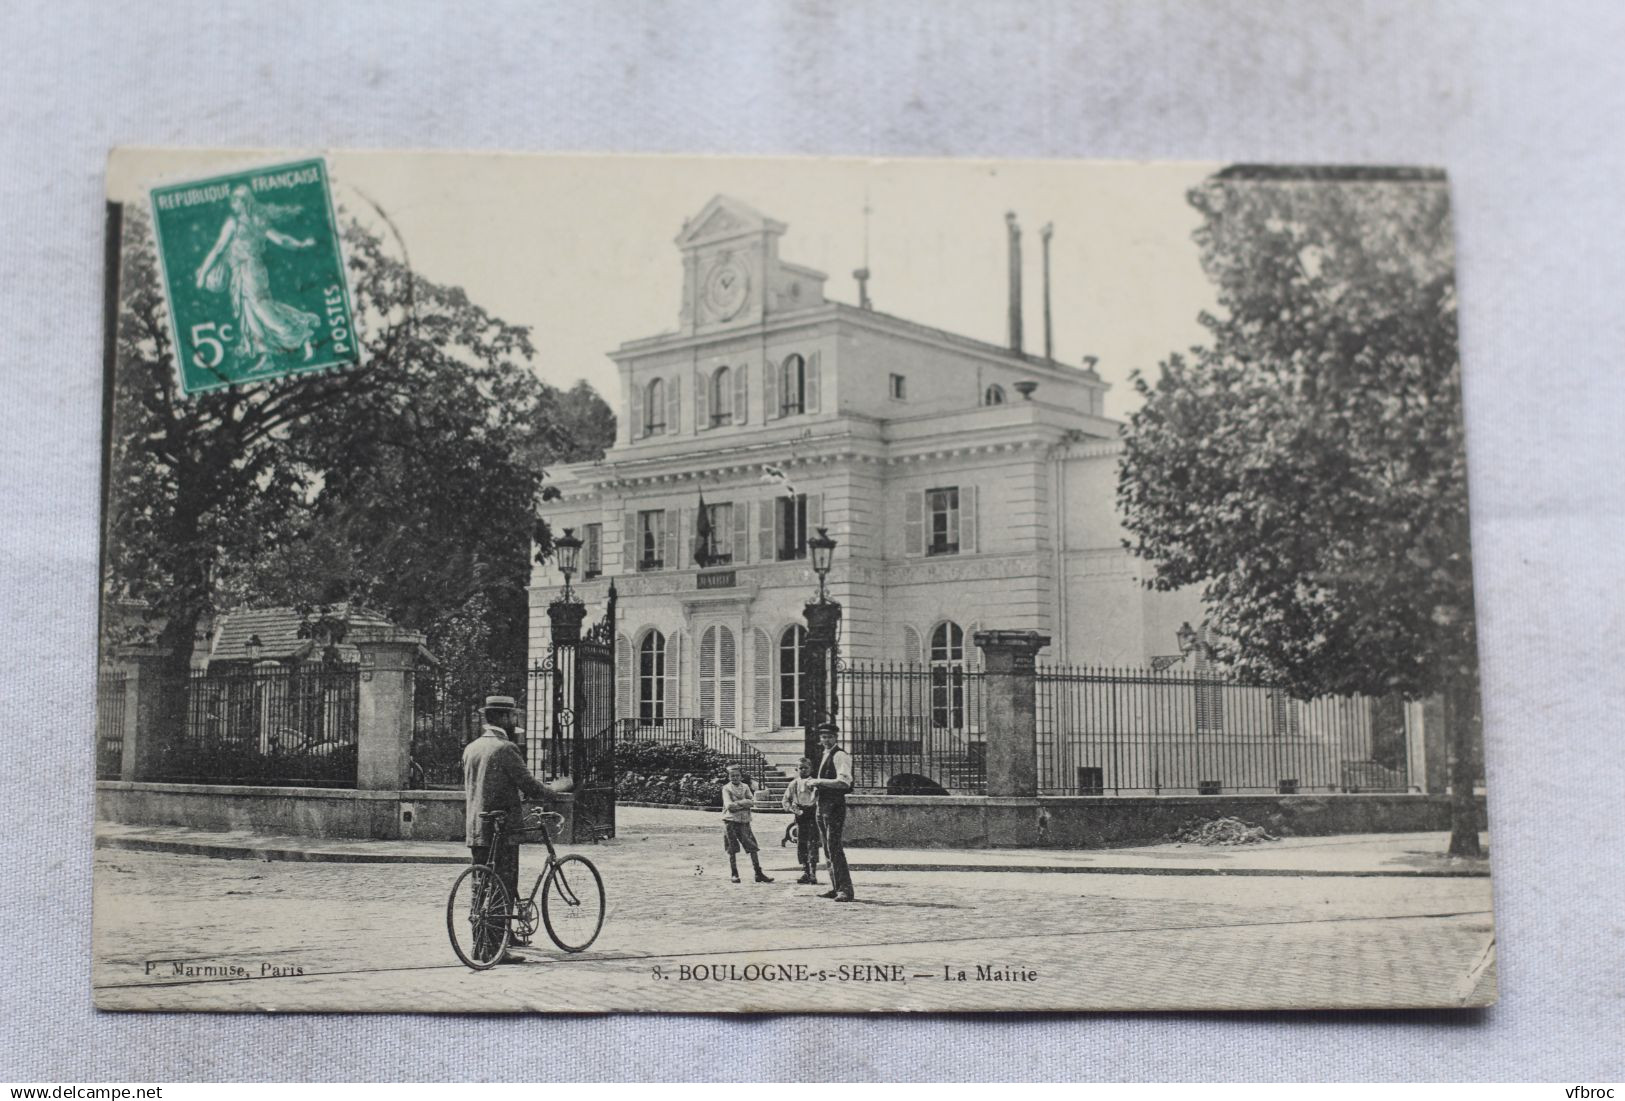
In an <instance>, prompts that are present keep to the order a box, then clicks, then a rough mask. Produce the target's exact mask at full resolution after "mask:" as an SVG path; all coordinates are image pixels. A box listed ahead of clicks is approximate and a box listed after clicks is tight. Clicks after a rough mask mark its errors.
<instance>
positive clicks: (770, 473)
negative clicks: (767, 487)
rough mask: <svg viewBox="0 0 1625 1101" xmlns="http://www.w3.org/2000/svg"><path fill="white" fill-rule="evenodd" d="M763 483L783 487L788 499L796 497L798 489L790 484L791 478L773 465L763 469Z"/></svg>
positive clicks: (769, 464)
mask: <svg viewBox="0 0 1625 1101" xmlns="http://www.w3.org/2000/svg"><path fill="white" fill-rule="evenodd" d="M762 481H764V482H767V483H769V484H771V485H776V486H781V487H783V489H784V495H785V496H786V497H794V496H795V495H796V487H795V486H793V485H791V484H790V476H789V475H788V474H786V473H785V472H784V471H783V470H781V469H780V468H778V467H776V466H774V465H773V464H772V463H767V464H766V465H764V466H763V467H762Z"/></svg>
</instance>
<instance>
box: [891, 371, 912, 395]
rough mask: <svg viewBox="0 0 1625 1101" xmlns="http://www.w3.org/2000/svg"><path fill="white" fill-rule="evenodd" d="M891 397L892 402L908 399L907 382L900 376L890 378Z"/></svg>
mask: <svg viewBox="0 0 1625 1101" xmlns="http://www.w3.org/2000/svg"><path fill="white" fill-rule="evenodd" d="M891 396H892V400H893V401H904V400H906V399H907V398H908V380H907V379H905V378H904V377H903V376H902V375H893V376H892V377H891Z"/></svg>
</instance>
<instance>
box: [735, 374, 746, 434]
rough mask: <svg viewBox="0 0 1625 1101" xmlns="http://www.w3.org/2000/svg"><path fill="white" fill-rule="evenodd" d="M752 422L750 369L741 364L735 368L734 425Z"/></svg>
mask: <svg viewBox="0 0 1625 1101" xmlns="http://www.w3.org/2000/svg"><path fill="white" fill-rule="evenodd" d="M749 420H750V368H749V367H748V366H747V365H745V364H743V363H742V364H740V365H739V366H738V367H736V368H734V423H735V424H745V423H746V422H748V421H749Z"/></svg>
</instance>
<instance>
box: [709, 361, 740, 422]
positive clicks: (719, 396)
mask: <svg viewBox="0 0 1625 1101" xmlns="http://www.w3.org/2000/svg"><path fill="white" fill-rule="evenodd" d="M709 396H710V399H711V400H710V406H711V427H712V428H717V427H720V426H721V425H724V424H732V423H733V422H734V392H733V373H732V372H731V371H729V370H728V368H726V367H718V368H717V369H716V373H715V374H713V375H712V376H711V393H710V395H709Z"/></svg>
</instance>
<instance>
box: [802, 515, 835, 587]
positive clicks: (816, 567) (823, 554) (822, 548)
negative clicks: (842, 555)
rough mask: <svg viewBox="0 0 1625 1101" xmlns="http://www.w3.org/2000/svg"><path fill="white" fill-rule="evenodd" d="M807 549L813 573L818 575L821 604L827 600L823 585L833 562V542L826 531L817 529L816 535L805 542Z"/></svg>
mask: <svg viewBox="0 0 1625 1101" xmlns="http://www.w3.org/2000/svg"><path fill="white" fill-rule="evenodd" d="M807 549H808V550H809V551H810V552H811V553H812V567H813V572H814V573H816V574H817V575H818V601H819V603H823V602H824V601H825V600H827V599H829V597H828V594H827V592H826V591H825V588H824V583H825V579H826V578H828V577H829V569H830V566H831V565H832V564H833V563H834V561H835V540H834V539H832V538H830V534H829V531H828V530H827V529H825V528H819V529H818V534H817V535H815V536H813V537H812V538H811V539H809V540H807Z"/></svg>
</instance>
